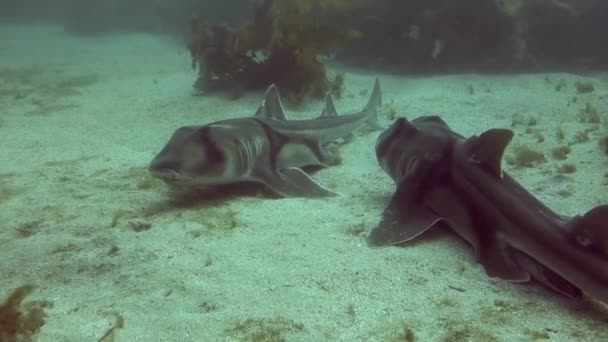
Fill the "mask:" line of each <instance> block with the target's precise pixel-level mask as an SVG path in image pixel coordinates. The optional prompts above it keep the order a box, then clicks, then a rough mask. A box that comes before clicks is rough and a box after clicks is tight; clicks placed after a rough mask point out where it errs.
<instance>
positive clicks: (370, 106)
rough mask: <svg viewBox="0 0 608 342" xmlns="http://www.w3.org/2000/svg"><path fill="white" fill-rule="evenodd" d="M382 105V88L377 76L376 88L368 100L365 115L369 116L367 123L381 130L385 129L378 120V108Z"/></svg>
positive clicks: (364, 110)
mask: <svg viewBox="0 0 608 342" xmlns="http://www.w3.org/2000/svg"><path fill="white" fill-rule="evenodd" d="M381 106H382V90H381V89H380V80H378V79H377V78H376V81H375V82H374V89H372V94H371V96H370V97H369V101H367V105H366V106H365V108H364V109H363V112H364V113H365V116H366V117H367V118H368V119H367V121H365V123H366V124H367V125H368V126H370V127H371V128H373V129H377V130H381V129H384V127H382V125H380V121H378V108H380V107H381Z"/></svg>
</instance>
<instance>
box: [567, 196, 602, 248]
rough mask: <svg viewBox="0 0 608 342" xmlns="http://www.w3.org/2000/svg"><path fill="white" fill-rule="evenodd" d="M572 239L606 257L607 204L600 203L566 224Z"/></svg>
mask: <svg viewBox="0 0 608 342" xmlns="http://www.w3.org/2000/svg"><path fill="white" fill-rule="evenodd" d="M568 226H569V227H568V228H569V231H570V232H569V234H570V236H571V238H572V241H573V242H574V243H576V244H577V245H579V246H581V247H582V248H584V249H587V250H589V251H592V252H595V253H598V254H600V255H603V256H605V257H608V205H600V206H598V207H595V208H593V209H591V210H589V211H588V212H587V213H586V214H585V215H583V216H576V217H574V218H573V219H572V221H570V223H569V224H568Z"/></svg>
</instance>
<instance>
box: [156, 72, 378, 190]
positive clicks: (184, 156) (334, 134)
mask: <svg viewBox="0 0 608 342" xmlns="http://www.w3.org/2000/svg"><path fill="white" fill-rule="evenodd" d="M381 102H382V95H381V90H380V83H379V81H378V80H377V79H376V82H375V83H374V88H373V90H372V92H371V96H370V98H369V101H368V103H367V105H366V106H365V108H363V110H361V111H360V112H356V113H350V114H343V115H338V113H337V111H336V108H335V106H334V103H333V100H332V97H331V95H329V94H328V95H327V97H326V100H325V108H324V110H323V112H322V114H321V115H320V116H319V117H317V118H315V119H308V120H288V119H286V117H285V112H284V110H283V106H282V104H281V99H280V96H279V92H278V90H277V88H276V87H275V86H274V85H271V86H270V87H269V88H268V90H267V91H266V96H265V99H264V102H263V104H262V106H261V107H260V108H259V109H258V111H257V112H256V114H255V115H253V116H249V117H245V118H237V119H229V120H223V121H218V122H214V123H210V124H208V125H204V126H187V127H181V128H179V129H178V130H177V131H175V133H173V136H172V137H171V139H170V140H169V142H168V143H167V144H166V146H165V147H164V148H163V149H162V150H161V151H160V152H159V153H158V155H157V156H156V157H155V158H154V159H153V160H152V162H151V164H150V173H151V174H152V175H153V176H155V177H158V178H161V179H162V180H164V181H165V182H166V183H167V184H168V185H169V186H173V187H182V188H184V187H185V188H197V187H209V186H218V185H223V184H230V183H239V182H255V183H260V184H263V185H265V186H266V187H268V188H269V189H270V190H272V191H273V192H275V193H276V194H278V195H279V196H283V197H326V196H333V195H336V193H335V192H333V191H332V190H329V189H327V188H325V187H323V186H322V185H320V184H318V183H317V182H315V181H314V180H313V179H312V178H311V177H310V176H309V175H308V174H307V173H306V172H305V171H304V170H303V168H306V167H325V166H328V165H332V164H335V160H336V158H335V157H334V156H333V155H332V153H331V152H330V151H331V148H332V147H333V146H334V143H335V142H336V141H337V140H340V139H342V140H344V141H348V140H349V139H350V138H352V136H353V132H354V131H355V130H356V129H357V128H359V127H360V126H362V125H364V124H367V125H368V126H370V127H371V128H372V129H378V130H379V129H382V127H381V126H380V124H379V123H378V108H379V106H380V105H381Z"/></svg>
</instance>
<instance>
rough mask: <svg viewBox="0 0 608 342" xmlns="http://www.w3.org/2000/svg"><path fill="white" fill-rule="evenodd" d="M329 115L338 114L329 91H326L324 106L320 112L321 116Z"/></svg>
mask: <svg viewBox="0 0 608 342" xmlns="http://www.w3.org/2000/svg"><path fill="white" fill-rule="evenodd" d="M330 116H338V111H337V110H336V106H335V105H334V98H333V97H332V96H331V94H330V93H327V95H326V96H325V108H323V112H322V113H321V117H322V118H323V117H330Z"/></svg>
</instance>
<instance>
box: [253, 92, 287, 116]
mask: <svg viewBox="0 0 608 342" xmlns="http://www.w3.org/2000/svg"><path fill="white" fill-rule="evenodd" d="M254 116H258V117H264V118H267V119H278V120H286V118H285V111H284V110H283V104H282V103H281V95H279V90H278V89H277V86H276V85H274V84H271V85H270V86H269V87H268V89H267V90H266V95H265V96H264V102H262V105H261V106H260V108H258V110H257V111H256V112H255V114H254Z"/></svg>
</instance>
